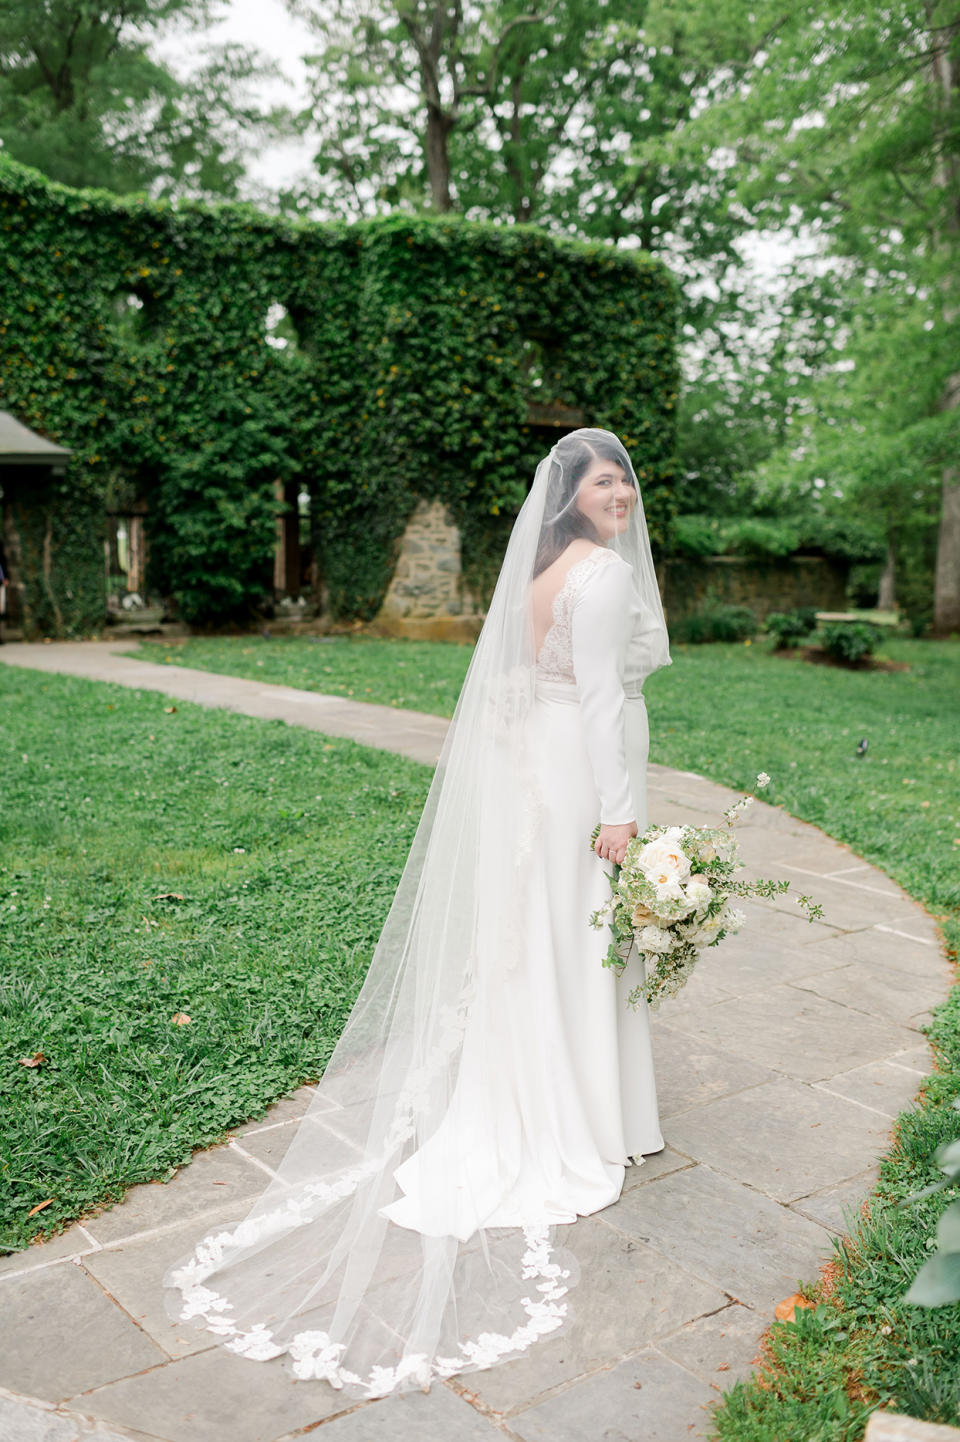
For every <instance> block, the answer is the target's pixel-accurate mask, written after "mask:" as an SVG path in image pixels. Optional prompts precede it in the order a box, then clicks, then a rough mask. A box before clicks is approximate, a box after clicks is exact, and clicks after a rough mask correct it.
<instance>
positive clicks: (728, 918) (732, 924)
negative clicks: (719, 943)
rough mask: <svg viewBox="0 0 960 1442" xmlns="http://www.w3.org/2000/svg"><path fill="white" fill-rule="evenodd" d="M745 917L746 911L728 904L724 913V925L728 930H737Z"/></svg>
mask: <svg viewBox="0 0 960 1442" xmlns="http://www.w3.org/2000/svg"><path fill="white" fill-rule="evenodd" d="M746 919H747V913H746V912H745V911H741V910H740V908H739V907H737V906H730V907H728V908H727V911H726V913H725V921H724V925H725V926H726V928H727V930H728V931H739V930H740V928H741V926H742V925H743V923H744V922H745V921H746Z"/></svg>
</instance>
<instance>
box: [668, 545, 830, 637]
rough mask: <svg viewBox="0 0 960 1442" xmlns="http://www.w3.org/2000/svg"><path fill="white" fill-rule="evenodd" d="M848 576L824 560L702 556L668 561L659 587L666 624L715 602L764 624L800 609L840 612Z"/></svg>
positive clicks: (801, 557) (784, 557)
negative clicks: (772, 615)
mask: <svg viewBox="0 0 960 1442" xmlns="http://www.w3.org/2000/svg"><path fill="white" fill-rule="evenodd" d="M847 573H848V568H847V566H846V564H845V563H844V562H842V561H833V560H829V559H828V558H827V557H826V556H781V557H778V558H776V559H770V560H764V559H762V558H752V557H751V558H747V557H743V556H702V557H699V558H698V559H696V560H682V559H678V558H674V559H672V560H669V561H666V562H664V563H663V565H662V566H661V568H660V585H661V589H662V592H663V606H664V610H665V611H666V614H667V621H668V623H672V622H673V621H677V620H679V619H680V617H682V616H689V615H690V614H691V612H694V611H700V610H703V608H704V607H705V606H708V605H711V604H716V603H723V604H725V605H735V606H749V607H750V609H751V611H754V612H755V613H756V615H757V617H758V619H759V620H763V619H764V617H766V616H768V615H769V614H770V612H771V611H791V610H793V609H794V608H795V607H797V606H814V607H816V609H817V610H818V611H842V610H843V609H844V608H845V606H846V589H847Z"/></svg>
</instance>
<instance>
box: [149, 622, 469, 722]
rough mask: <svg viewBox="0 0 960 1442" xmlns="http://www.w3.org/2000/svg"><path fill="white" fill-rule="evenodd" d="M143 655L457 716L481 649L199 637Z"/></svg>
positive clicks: (333, 639) (356, 639) (160, 644)
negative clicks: (466, 679) (456, 709)
mask: <svg viewBox="0 0 960 1442" xmlns="http://www.w3.org/2000/svg"><path fill="white" fill-rule="evenodd" d="M129 654H130V655H131V656H136V657H137V658H138V660H147V661H157V662H159V663H160V664H161V665H163V664H166V665H177V666H192V667H195V668H196V669H197V670H198V671H217V672H220V673H221V674H224V675H228V676H246V677H248V678H249V679H251V680H253V681H273V682H277V683H279V684H280V685H283V686H297V687H299V688H300V689H301V690H304V691H325V692H326V693H327V694H328V695H331V696H352V697H353V698H354V699H355V700H356V701H374V702H376V703H377V704H378V705H381V706H400V707H402V708H403V709H404V710H407V711H429V712H430V713H431V714H433V715H436V716H452V715H453V708H454V706H455V705H456V701H457V696H458V695H459V694H460V687H461V685H462V684H463V678H464V676H465V675H466V670H467V666H468V665H469V663H470V657H471V656H472V654H473V647H472V646H469V645H466V644H457V643H455V642H452V641H451V642H441V641H384V640H378V639H377V638H375V637H372V636H277V637H274V638H272V639H271V640H269V641H268V640H265V639H264V637H263V636H197V637H194V638H191V639H190V640H188V641H144V642H142V643H141V645H140V646H139V648H134V649H133V650H131V651H130V652H129Z"/></svg>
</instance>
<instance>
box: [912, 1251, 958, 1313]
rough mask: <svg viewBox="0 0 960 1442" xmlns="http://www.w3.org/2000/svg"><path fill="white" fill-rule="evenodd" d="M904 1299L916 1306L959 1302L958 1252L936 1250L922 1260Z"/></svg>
mask: <svg viewBox="0 0 960 1442" xmlns="http://www.w3.org/2000/svg"><path fill="white" fill-rule="evenodd" d="M904 1301H905V1302H913V1303H914V1305H915V1306H918V1307H943V1306H946V1305H947V1304H948V1303H950V1302H960V1252H937V1253H936V1254H935V1255H934V1256H932V1257H930V1258H929V1259H928V1260H927V1261H926V1262H924V1264H923V1266H922V1267H921V1268H920V1270H919V1272H918V1273H917V1275H916V1276H915V1277H914V1279H913V1285H912V1286H911V1288H910V1290H909V1291H908V1292H907V1294H906V1296H905V1297H904Z"/></svg>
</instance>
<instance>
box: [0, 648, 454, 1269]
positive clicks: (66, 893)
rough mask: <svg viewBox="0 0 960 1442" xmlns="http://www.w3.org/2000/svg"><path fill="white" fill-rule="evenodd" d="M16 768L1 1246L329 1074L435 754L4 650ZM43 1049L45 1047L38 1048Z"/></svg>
mask: <svg viewBox="0 0 960 1442" xmlns="http://www.w3.org/2000/svg"><path fill="white" fill-rule="evenodd" d="M174 704H175V705H176V709H175V710H168V709H167V708H168V707H171V706H172V705H174ZM0 775H2V777H3V805H2V808H0V912H2V918H0V952H2V963H0V992H2V1000H0V1057H2V1061H0V1178H2V1181H0V1246H2V1247H3V1248H5V1249H13V1248H16V1247H20V1246H23V1245H24V1244H25V1243H26V1242H27V1241H28V1240H29V1239H30V1238H31V1237H33V1236H35V1235H37V1234H45V1233H49V1232H52V1231H54V1230H56V1229H57V1228H58V1227H59V1226H61V1225H62V1224H63V1223H66V1222H68V1221H71V1220H73V1219H74V1218H75V1217H77V1216H79V1215H80V1214H81V1213H83V1211H84V1210H85V1209H89V1208H90V1207H91V1206H92V1205H94V1204H96V1203H100V1202H106V1201H111V1200H116V1199H118V1198H119V1197H121V1196H122V1195H123V1192H124V1190H125V1189H126V1188H127V1187H128V1186H130V1185H131V1184H132V1183H134V1182H143V1181H149V1180H151V1179H153V1178H155V1177H164V1176H167V1175H169V1174H170V1172H171V1169H172V1168H175V1167H176V1166H178V1165H180V1164H182V1163H184V1162H186V1161H188V1160H189V1159H190V1155H191V1152H192V1151H193V1149H194V1148H195V1147H197V1146H202V1145H205V1144H209V1143H210V1142H213V1141H216V1140H217V1139H219V1138H221V1137H222V1136H223V1134H224V1132H225V1131H226V1130H227V1129H228V1128H229V1127H231V1126H234V1125H237V1124H238V1123H239V1122H241V1121H243V1120H245V1119H246V1118H248V1117H253V1116H259V1115H262V1113H263V1111H264V1110H265V1109H266V1107H267V1106H268V1104H269V1103H270V1102H272V1101H273V1100H275V1099H276V1098H277V1097H278V1096H280V1095H282V1094H283V1093H284V1092H286V1091H289V1090H291V1089H293V1088H294V1087H296V1086H297V1085H299V1084H300V1083H301V1082H303V1081H305V1080H308V1079H316V1078H317V1077H318V1076H319V1075H320V1073H321V1071H322V1069H323V1067H324V1065H325V1064H326V1060H327V1058H328V1057H329V1054H330V1051H331V1049H332V1047H333V1044H334V1042H335V1040H336V1038H337V1036H338V1035H339V1032H340V1029H341V1027H342V1025H343V1022H344V1020H345V1018H346V1016H347V1013H348V1012H349V1009H350V1007H351V1005H352V1004H353V1000H354V997H355V996H356V993H357V990H358V989H359V986H360V983H361V981H362V978H363V975H364V972H365V970H366V965H367V963H368V961H369V958H370V955H371V951H372V947H373V944H374V942H375V940H376V937H377V936H378V934H379V929H380V926H381V925H382V921H383V918H384V916H385V914H386V911H387V908H388V906H389V903H390V900H391V897H392V895H393V891H394V888H395V886H396V882H397V879H398V877H399V874H400V870H401V869H402V866H403V862H404V860H405V858H406V854H407V851H408V849H409V845H410V841H411V840H412V837H413V832H414V830H415V828H416V823H417V821H418V819H419V815H420V810H421V807H422V805H423V800H424V797H425V795H426V790H427V786H428V784H429V779H430V770H429V768H428V767H425V766H420V765H417V764H416V763H414V762H412V761H406V760H404V759H402V758H400V757H395V756H390V755H388V754H386V753H384V752H382V751H374V750H370V749H367V748H364V747H361V746H357V745H355V744H354V743H352V742H349V741H330V740H328V739H327V738H326V737H324V736H322V735H317V734H316V733H315V732H311V731H306V730H300V729H298V728H296V727H290V726H286V725H283V724H282V723H280V722H264V721H257V720H253V719H249V718H246V717H242V716H236V715H233V714H231V713H228V712H220V711H210V710H205V709H204V708H202V707H198V706H190V705H186V704H184V703H182V702H176V703H172V702H170V701H169V700H168V699H165V698H164V697H162V696H159V695H156V694H154V693H152V692H133V691H129V690H127V689H125V688H123V687H119V686H105V685H100V684H96V683H92V682H85V681H81V680H76V679H70V678H64V677H59V676H42V675H40V674H37V673H34V672H30V671H21V670H15V669H13V668H11V667H7V666H0ZM170 893H174V894H175V896H174V895H170ZM177 896H178V897H182V900H179V899H176V897H177ZM177 1013H181V1014H185V1015H187V1016H189V1017H190V1022H189V1023H184V1024H179V1025H178V1024H175V1023H174V1022H173V1021H172V1018H173V1017H174V1016H175V1015H176V1014H177ZM37 1052H42V1053H43V1055H44V1057H45V1058H46V1060H45V1061H44V1062H43V1063H42V1064H41V1065H40V1066H37V1067H33V1068H27V1067H23V1066H21V1065H20V1064H19V1063H20V1059H21V1058H30V1057H33V1056H34V1055H35V1053H37ZM49 1198H52V1199H53V1200H52V1202H51V1204H50V1205H49V1206H47V1207H45V1208H44V1209H43V1210H42V1211H40V1212H39V1213H37V1214H36V1215H35V1216H34V1217H32V1218H31V1217H29V1216H28V1213H29V1212H30V1210H31V1209H32V1208H33V1207H35V1206H37V1205H38V1204H39V1203H40V1202H43V1201H46V1200H48V1199H49Z"/></svg>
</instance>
